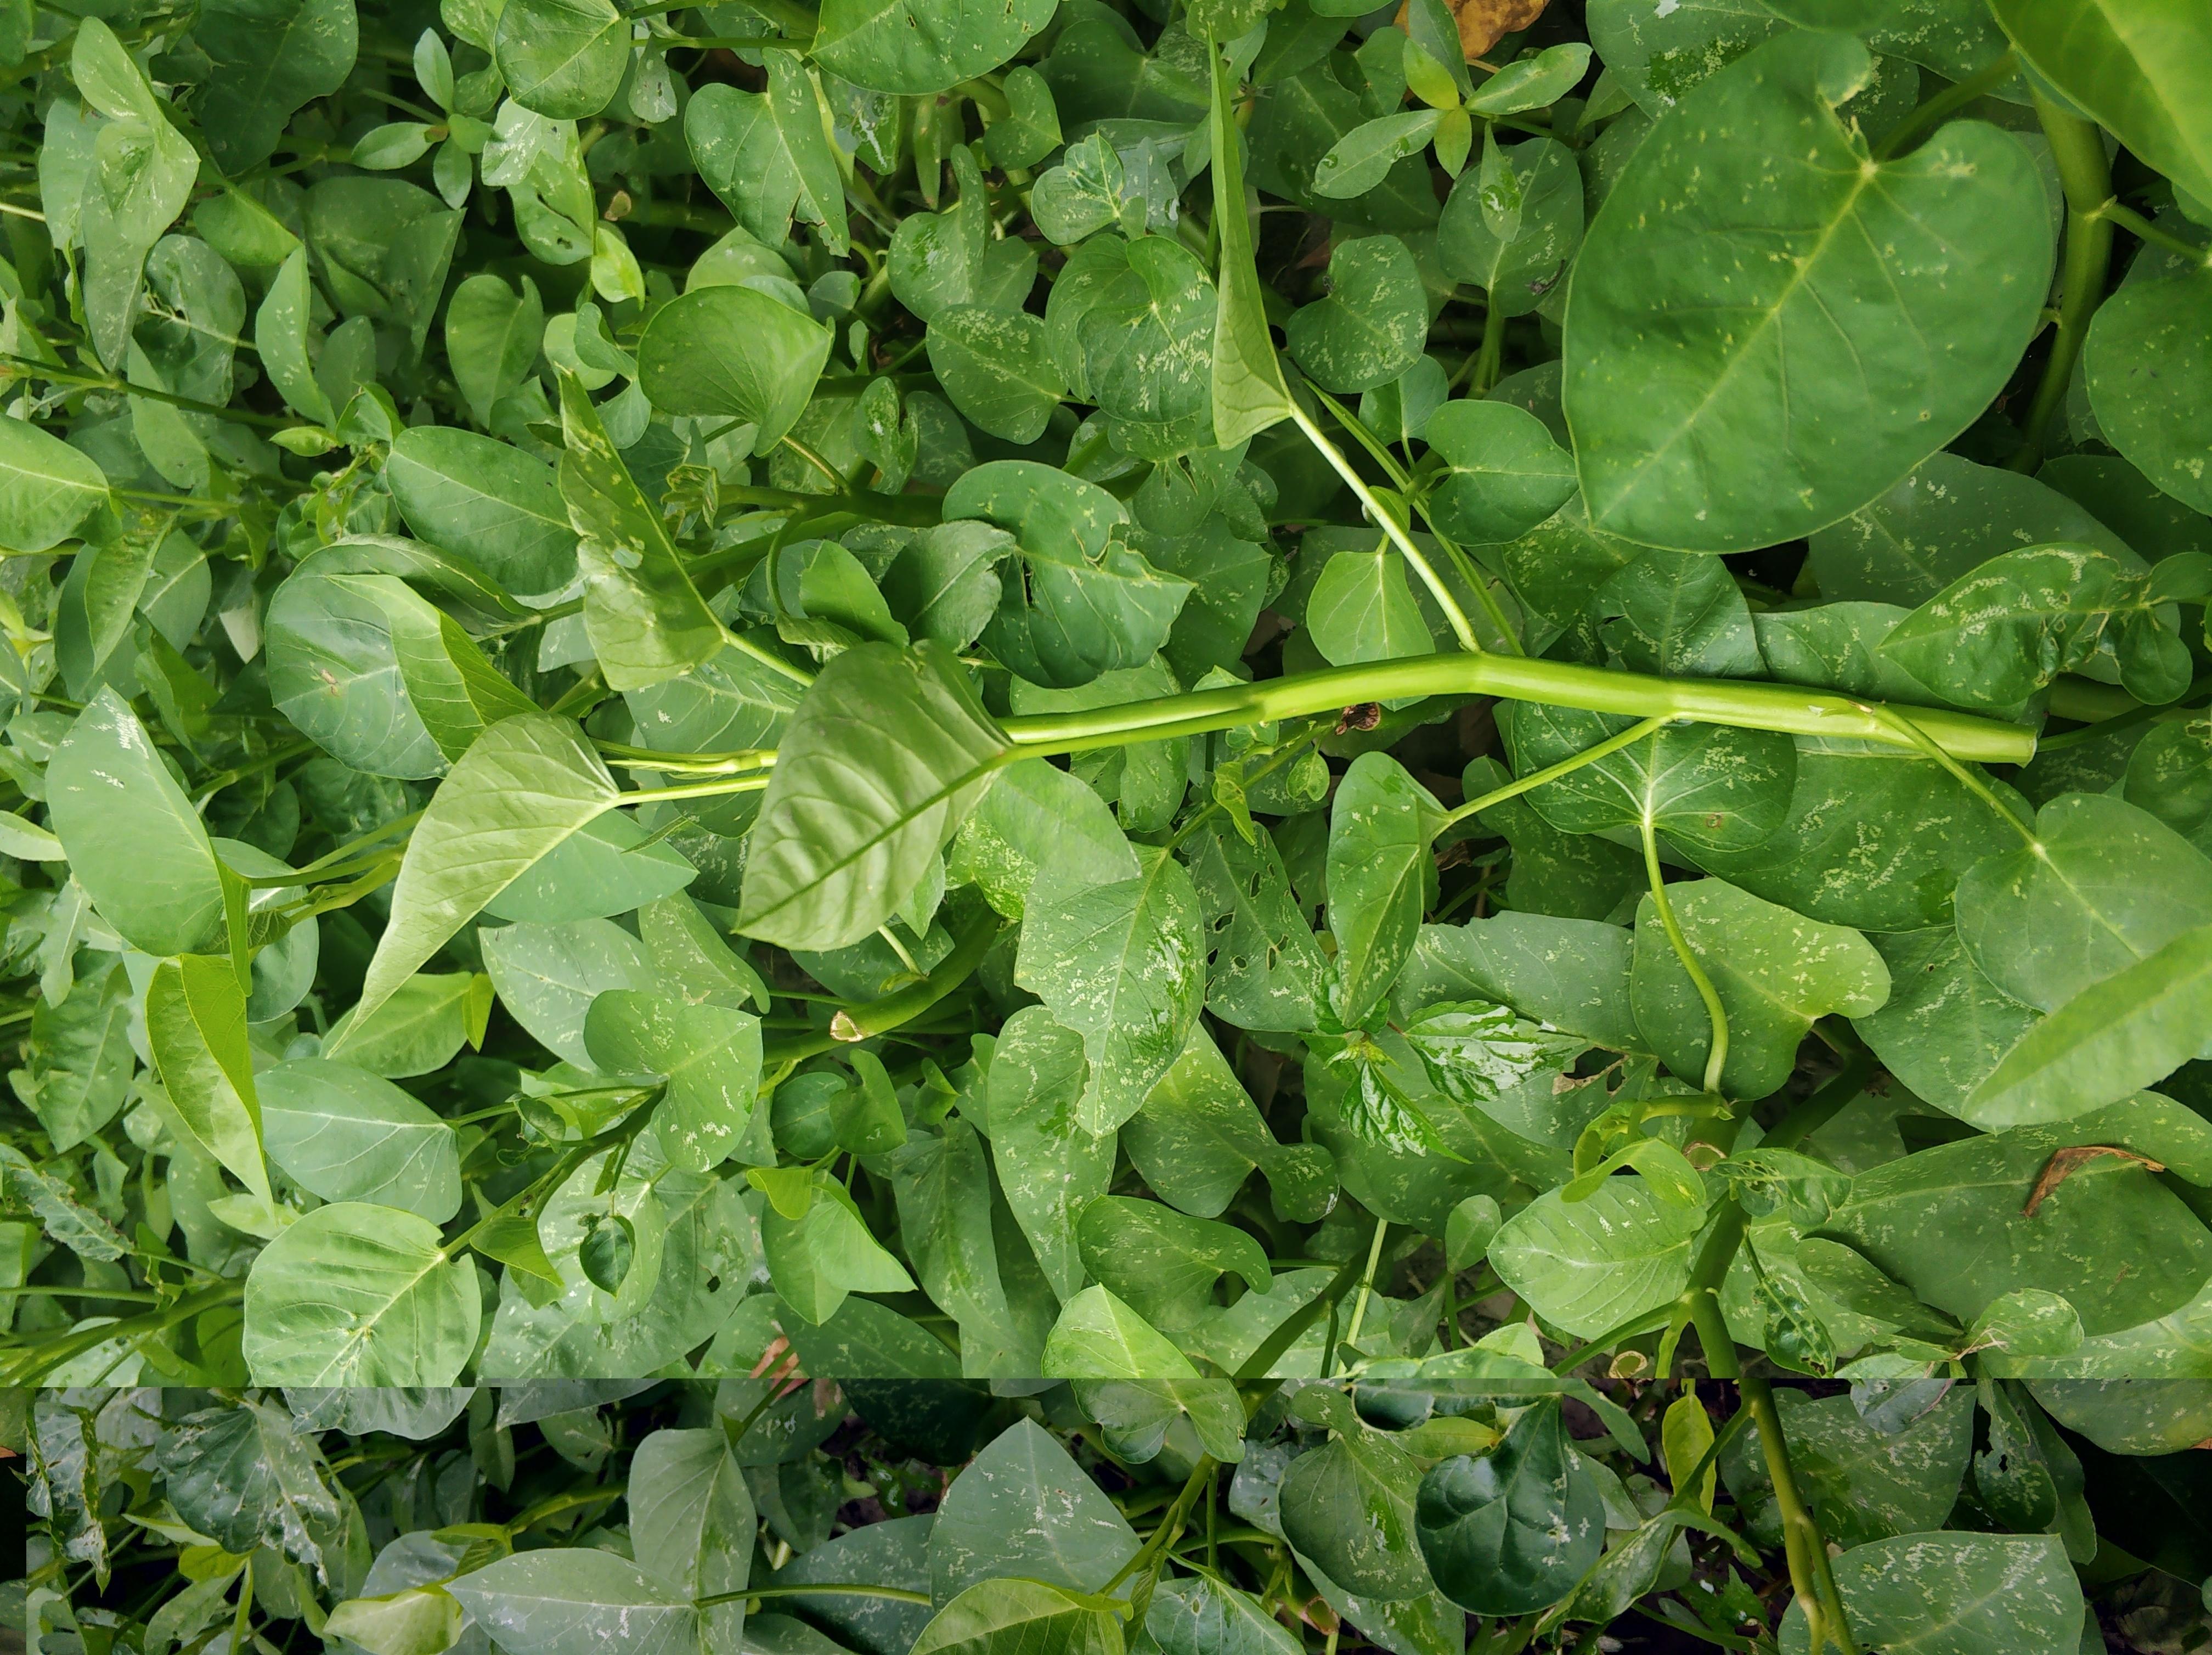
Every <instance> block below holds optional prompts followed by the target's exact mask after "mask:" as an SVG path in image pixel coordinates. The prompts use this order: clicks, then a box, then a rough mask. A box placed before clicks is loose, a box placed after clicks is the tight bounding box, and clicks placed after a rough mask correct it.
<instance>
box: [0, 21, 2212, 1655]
mask: <svg viewBox="0 0 2212 1655" xmlns="http://www.w3.org/2000/svg"><path fill="white" fill-rule="evenodd" d="M1490 15H1491V14H1490V12H1489V11H1488V10H1487V9H1485V8H1484V7H1481V6H1473V7H1470V8H1468V9H1462V11H1460V12H1459V13H1458V14H1456V15H1454V14H1453V13H1451V12H1450V11H1449V9H1446V8H1445V7H1444V6H1443V5H1442V4H1441V3H1438V0H1420V3H1410V0H1409V3H1408V5H1407V8H1406V9H1405V12H1404V15H1403V16H1402V17H1400V16H1398V15H1395V14H1393V13H1390V12H1389V10H1388V9H1383V10H1375V11H1370V12H1368V13H1365V14H1364V15H1362V14H1348V13H1346V12H1345V11H1344V9H1343V8H1342V7H1340V6H1339V5H1337V4H1336V3H1335V0H1324V3H1320V4H1316V0H1286V3H1285V4H1283V5H1281V6H1277V7H1272V8H1271V7H1268V6H1266V5H1264V4H1261V3H1243V0H1237V3H1229V0H1197V3H1194V4H1190V5H1186V6H1184V7H1182V8H1180V9H1177V8H1174V7H1154V8H1153V9H1150V10H1148V9H1146V6H1145V5H1141V4H1131V5H1130V6H1128V7H1127V9H1123V10H1116V9H1113V8H1111V7H1109V6H1105V5H1102V4H1099V3H1097V0H1066V3H1064V4H1061V5H1059V6H1057V7H1054V6H1053V5H1051V4H1049V3H1039V0H1015V3H1012V4H1009V5H1006V6H1002V7H1000V8H997V9H991V8H967V7H963V6H960V5H957V4H953V3H950V0H898V3H896V4H894V5H892V6H890V8H889V9H868V8H862V7H860V6H858V5H855V4H850V3H847V0H825V3H824V4H823V6H822V8H821V9H819V10H818V11H817V10H812V9H807V8H805V7H804V6H801V5H799V4H796V3H787V0H749V3H734V0H733V3H731V4H726V5H720V6H708V7H674V8H650V7H648V8H641V9H633V10H629V11H620V10H617V9H616V8H615V6H614V5H613V4H612V0H507V4H506V5H505V7H504V8H500V7H496V6H492V5H486V4H479V3H475V0H449V3H447V4H445V5H443V6H441V8H439V9H437V10H436V11H435V14H434V13H433V12H432V10H431V9H429V8H428V7H424V6H415V7H404V6H389V7H381V8H372V9H368V10H366V11H356V9H355V7H354V6H353V5H352V4H351V3H350V0H257V3H256V4H254V5H252V6H245V5H240V4H236V3H227V0H226V3H216V0H210V3H208V4H206V5H203V6H200V7H198V8H196V9H185V10H175V11H171V10H167V9H159V8H157V7H149V6H140V5H136V4H133V5H126V6H123V7H119V8H117V9H112V10H109V11H106V12H104V13H103V15H100V16H96V17H95V16H86V17H84V18H82V20H80V19H78V18H77V17H76V15H73V14H68V13H64V12H63V11H59V10H53V9H48V10H43V11H41V10H36V9H33V10H32V11H28V12H22V13H20V14H19V13H17V12H9V14H8V18H9V20H10V21H6V22H5V23H4V24H0V58H5V59H7V60H8V61H9V64H12V67H9V69H8V70H7V73H8V74H9V76H12V78H11V79H10V80H9V88H10V89H9V91H8V93H7V98H8V100H9V101H8V103H7V109H8V115H9V122H10V123H11V125H10V131H11V132H13V133H14V134H15V139H14V143H15V149H12V150H11V151H10V152H9V158H8V165H9V167H12V168H13V169H14V170H12V171H11V172H9V173H8V174H7V175H6V178H7V181H6V182H5V183H4V184H0V196H4V199H0V207H4V209H5V211H4V214H0V216H4V218H5V222H6V224H7V226H8V231H9V238H10V239H9V253H10V255H11V257H10V259H9V263H8V265H7V266H6V270H5V274H4V280H0V286H4V288H5V289H6V293H5V310H4V319H0V328H4V330H5V338H4V340H0V344H5V345H6V347H7V349H6V351H5V360H6V362H7V363H8V365H9V397H10V399H11V400H10V403H9V411H10V413H11V414H12V415H14V416H15V417H10V418H8V419H5V420H0V543H4V544H5V545H6V546H7V548H8V549H9V552H10V554H11V555H10V557H9V559H8V560H7V563H6V565H5V591H6V596H7V603H6V605H5V606H4V609H0V624H5V625H6V627H7V628H8V630H9V638H10V640H11V644H12V647H11V648H9V650H7V651H4V652H0V670H4V674H5V677H6V681H7V682H6V691H5V693H6V694H7V695H8V696H9V697H10V702H11V708H10V711H9V719H8V722H7V726H6V733H5V738H4V741H0V771H4V776H5V783H4V785H5V787H6V788H7V789H8V791H7V794H6V803H7V804H8V806H9V812H8V813H7V815H6V816H5V817H4V818H0V851H4V852H5V853H6V855H7V858H8V860H7V862H6V867H7V870H8V879H9V883H8V886H7V897H6V900H7V908H8V930H7V942H6V948H7V958H8V962H9V964H8V970H9V980H8V986H7V990H6V993H7V1001H6V1009H5V1010H4V1011H0V1017H5V1018H6V1019H9V1023H8V1027H9V1031H10V1033H11V1037H13V1038H14V1039H15V1042H16V1043H17V1054H18V1059H17V1063H16V1065H15V1067H14V1068H11V1070H10V1074H9V1080H10V1088H11V1091H12V1092H13V1096H14V1102H13V1103H12V1104H9V1116H8V1123H9V1132H8V1139H7V1141H6V1142H5V1143H4V1144H0V1169H4V1177H0V1189H4V1198H5V1201H6V1202H7V1213H8V1216H7V1217H6V1218H5V1219H4V1220H0V1238H4V1244H0V1293H4V1299H5V1302H6V1304H7V1305H9V1314H10V1318H11V1319H10V1322H9V1326H8V1328H7V1330H6V1343H5V1346H4V1350H0V1372H4V1374H5V1376H6V1377H8V1378H10V1379H12V1380H13V1381H15V1382H16V1383H36V1382H48V1383H56V1384H102V1383H123V1384H141V1383H143V1384H179V1385H197V1386H206V1385H218V1384H220V1385H226V1386H236V1385H241V1384H249V1383H251V1384H276V1385H303V1386H319V1387H322V1386H331V1385H367V1386H379V1385H388V1384H402V1385H416V1386H423V1385H428V1386H444V1385H450V1384H454V1383H456V1382H474V1381H480V1380H481V1381H492V1380H516V1381H520V1380H533V1381H535V1380H543V1381H546V1382H551V1381H553V1380H578V1381H581V1380H586V1379H605V1378H632V1379H641V1378H645V1377H646V1376H659V1377H681V1376H684V1375H696V1376H698V1377H700V1378H705V1379H715V1378H722V1377H725V1376H742V1375H745V1374H749V1373H750V1372H754V1371H755V1370H756V1368H757V1366H758V1365H759V1364H760V1363H761V1361H762V1360H763V1358H766V1359H769V1360H782V1359H783V1358H784V1357H786V1356H787V1355H788V1356H790V1357H791V1358H792V1359H793V1360H795V1361H797V1362H798V1363H799V1365H800V1366H801V1367H802V1369H803V1371H805V1372H808V1373H811V1374H815V1375H823V1376H832V1377H836V1378H854V1379H858V1378H864V1377H866V1376H870V1375H881V1376H886V1377H904V1378H960V1377H966V1378H982V1377H993V1378H1005V1377H1008V1376H1043V1377H1047V1378H1057V1379H1069V1380H1075V1381H1080V1382H1082V1383H1083V1384H1091V1385H1098V1386H1105V1387H1108V1388H1107V1389H1105V1390H1100V1391H1098V1392H1097V1395H1098V1396H1101V1397H1103V1399H1104V1400H1103V1401H1100V1402H1098V1403H1097V1406H1098V1407H1099V1408H1100V1409H1104V1410H1108V1412H1109V1416H1110V1418H1111V1420H1112V1428H1113V1429H1114V1430H1115V1431H1117V1432H1125V1433H1143V1432H1146V1431H1153V1430H1163V1429H1166V1428H1168V1422H1169V1421H1175V1420H1186V1419H1187V1420H1188V1422H1189V1423H1190V1426H1191V1428H1192V1429H1193V1430H1194V1431H1197V1432H1199V1433H1200V1439H1201V1440H1202V1441H1203V1442H1205V1443H1206V1446H1207V1451H1209V1452H1215V1457H1217V1458H1224V1459H1225V1458H1226V1457H1227V1456H1226V1452H1225V1450H1226V1447H1227V1445H1228V1442H1229V1440H1230V1438H1229V1435H1228V1434H1227V1433H1229V1430H1230V1427H1231V1424H1232V1423H1234V1422H1235V1421H1232V1420H1231V1415H1232V1413H1233V1412H1235V1410H1234V1409H1232V1408H1231V1401H1232V1400H1233V1398H1234V1396H1236V1392H1235V1390H1234V1385H1235V1384H1236V1383H1237V1381H1239V1380H1257V1379H1261V1378H1268V1377H1291V1376H1295V1377H1300V1378H1305V1377H1333V1376H1336V1375H1341V1374H1348V1373H1358V1374H1361V1375H1381V1374H1383V1373H1386V1372H1387V1373H1389V1374H1392V1375H1396V1376H1399V1377H1401V1378H1403V1377H1405V1376H1407V1375H1409V1374H1410V1375H1413V1376H1416V1377H1419V1378H1421V1382H1422V1383H1426V1382H1427V1381H1428V1379H1430V1378H1434V1379H1436V1380H1437V1382H1438V1383H1441V1382H1442V1381H1443V1379H1445V1378H1454V1377H1455V1376H1457V1377H1465V1376H1468V1375H1473V1374H1477V1373H1487V1372H1492V1370H1493V1368H1494V1367H1496V1366H1498V1365H1499V1364H1504V1366H1506V1367H1507V1368H1510V1370H1511V1372H1514V1373H1516V1374H1518V1375H1519V1376H1520V1377H1521V1378H1522V1379H1524V1380H1526V1381H1528V1383H1530V1384H1537V1383H1539V1382H1540V1381H1541V1379H1542V1375H1543V1374H1544V1373H1545V1372H1559V1373H1572V1372H1578V1371H1587V1372H1595V1373H1598V1374H1601V1375H1602V1374H1607V1373H1610V1374H1613V1375H1616V1376H1620V1377H1624V1378H1627V1377H1635V1376H1639V1375H1652V1374H1656V1375H1660V1376H1665V1375H1667V1374H1669V1373H1671V1372H1674V1369H1675V1368H1676V1366H1677V1365H1678V1363H1679V1362H1680V1360H1683V1359H1684V1357H1685V1354H1686V1352H1688V1351H1690V1350H1692V1349H1695V1350H1696V1351H1697V1352H1698V1353H1699V1356H1698V1359H1697V1360H1700V1361H1701V1362H1702V1363H1703V1364H1704V1366H1705V1372H1709V1373H1711V1374H1712V1375H1715V1376H1717V1377H1720V1378H1734V1377H1735V1375H1736V1374H1737V1372H1738V1370H1739V1369H1740V1368H1741V1369H1743V1370H1744V1371H1745V1372H1746V1375H1747V1377H1746V1378H1745V1383H1746V1384H1747V1385H1748V1386H1750V1387H1751V1393H1752V1394H1753V1395H1754V1396H1758V1395H1763V1394H1764V1386H1765V1384H1766V1380H1765V1378H1763V1377H1762V1376H1764V1375H1768V1374H1771V1373H1777V1372H1780V1373H1795V1374H1800V1375H1814V1376H1835V1377H1838V1378H1844V1379H1846V1380H1849V1381H1851V1382H1855V1383H1861V1384H1875V1383H1882V1384H1906V1383H1911V1382H1917V1381H1921V1380H1925V1379H1946V1378H1960V1379H1966V1378H1971V1379H1973V1380H1975V1381H1976V1382H1977V1383H1979V1382H1982V1381H1988V1382H1990V1384H1996V1383H1998V1382H2003V1383H2005V1384H2014V1383H2015V1382H2017V1383H2021V1384H2029V1385H2045V1384H2064V1383H2090V1384H2106V1383H2118V1382H2120V1381H2136V1382H2142V1383H2146V1384H2148V1383H2149V1382H2153V1381H2155V1382H2157V1383H2158V1384H2160V1386H2163V1387H2164V1388H2163V1389H2159V1390H2154V1391H2142V1390H2136V1391H2130V1392H2127V1393H2125V1394H2127V1395H2128V1396H2133V1397H2137V1398H2142V1397H2147V1396H2148V1397H2154V1398H2155V1401H2154V1402H2149V1403H2147V1404H2146V1406H2147V1407H2148V1408H2149V1409H2151V1411H2152V1412H2153V1413H2154V1414H2155V1415H2157V1417H2158V1419H2159V1420H2160V1421H2163V1423H2162V1424H2161V1425H2160V1427H2159V1430H2160V1433H2164V1434H2161V1436H2160V1442H2161V1445H2164V1446H2168V1447H2172V1446H2176V1445H2180V1444H2181V1443H2183V1442H2185V1441H2196V1440H2198V1439H2203V1438H2207V1437H2212V1428H2200V1427H2203V1420H2204V1416H2205V1415H2206V1414H2207V1412H2208V1410H2212V1355H2208V1352H2212V1287H2209V1286H2208V1284H2209V1283H2212V1229H2208V1225H2207V1220H2208V1217H2212V1193H2208V1191H2212V1121H2208V1119H2207V1111H2208V1110H2212V1085H2208V1079H2212V1068H2208V1066H2207V1061H2206V1060H2207V1057H2208V1056H2212V1046H2208V1031H2212V858H2208V852H2212V715H2208V714H2207V711H2206V700H2207V696H2206V686H2205V683H2204V678H2203V673H2204V668H2205V664H2206V662H2207V660H2212V656H2208V654H2207V650H2206V647H2205V642H2204V602H2205V599H2206V598H2207V596H2208V594H2212V521H2208V519H2207V517H2206V516H2205V514H2204V513H2205V510H2206V508H2212V484H2209V483H2208V481H2207V478H2206V477H2205V475H2204V465H2205V461H2206V457H2207V454H2208V453H2212V364H2208V363H2207V362H2206V360H2205V357H2204V355H2203V353H2204V350H2205V344H2204V342H2205V340H2206V339H2207V338H2212V330H2208V329H2207V327H2206V326H2205V323H2206V321H2207V319H2208V317H2212V275H2208V273H2207V254H2206V252H2205V246H2206V243H2207V242H2208V240H2212V233H2208V230H2207V228H2206V225H2207V223H2208V222H2212V206H2208V203H2212V131H2208V128H2207V126H2206V125H2205V119H2206V118H2205V113H2204V112H2205V111H2206V110H2207V109H2212V97H2207V96H2205V95H2203V94H2205V93H2206V91H2207V89H2208V88H2212V26H2208V24H2207V21H2206V20H2205V18H2204V17H2203V15H2202V13H2201V10H2200V9H2193V8H2191V7H2187V6H2184V5H2182V4H2181V3H2179V0H2142V3H2139V4H2136V5H2135V6H2132V7H2130V8H2128V9H2126V12H2125V15H2117V14H2115V15H2108V13H2107V12H2106V11H2105V10H2099V11H2095V12H2093V13H2081V12H2079V11H2078V10H2077V9H2075V8H2073V7H2070V6H2060V5H2057V4H2043V3H2035V0H1998V3H1996V5H1995V6H1994V7H1993V8H1992V9H1989V10H1986V11H1985V10H1984V9H1983V8H1982V7H1981V6H1980V5H1979V4H1978V3H1968V0H1893V3H1887V4H1876V3H1873V0H1867V3H1863V4H1859V3H1850V0H1820V3H1814V0H1773V3H1771V4H1761V3H1753V0H1742V3H1733V4H1729V5H1725V6H1721V5H1711V4H1680V5H1677V4H1674V3H1662V4H1660V5H1656V6H1652V5H1646V4H1644V3H1642V0H1590V3H1589V4H1588V5H1587V6H1583V7H1577V6H1576V5H1573V4H1571V3H1564V0H1563V3H1560V4H1558V5H1555V6H1554V7H1553V8H1552V9H1550V10H1549V11H1547V12H1545V13H1543V14H1542V15H1541V16H1540V17H1536V18H1528V17H1526V16H1522V17H1520V18H1518V19H1517V20H1515V21H1514V27H1516V29H1517V30H1518V31H1519V32H1517V33H1511V34H1503V33H1499V32H1498V31H1497V30H1493V29H1492V28H1491V27H1488V26H1487V25H1486V22H1485V19H1486V17H1489V16H1490ZM1486 54H1487V55H1486ZM1531 1329H1533V1333H1532V1332H1531ZM1532 1341H1533V1342H1532ZM1393 1382H1394V1383H1395V1379H1394V1381H1393ZM1409 1382H1410V1381H1409ZM1378 1383H1379V1380H1378ZM1993 1394H1996V1393H1993ZM2002 1394H2006V1395H2010V1394H2012V1393H2010V1392H2005V1393H2002ZM1753 1411H1754V1412H1756V1411H1758V1410H1753ZM1776 1429H1777V1430H1778V1429H1779V1427H1776ZM1206 1432H1212V1433H1214V1435H1213V1436H1212V1437H1211V1438H1208V1437H1206V1435H1205V1433H1206ZM2191 1432H2193V1433H2194V1434H2193V1435H2185V1434H2184V1433H2191ZM2169 1438H2170V1439H2171V1440H2169ZM1217 1450H1218V1451H1217ZM1484 1475H1489V1474H1488V1473H1485V1474H1484ZM1801 1561H1805V1562H1806V1564H1807V1566H1808V1567H1810V1566H1811V1564H1812V1563H1813V1562H1814V1561H1816V1560H1815V1557H1814V1554H1813V1553H1811V1552H1807V1553H1805V1554H1804V1555H1803V1557H1802V1560H1801ZM1084 1624H1085V1625H1089V1624H1090V1623H1089V1622H1085V1623H1084ZM1084 1635H1085V1636H1089V1635H1091V1634H1084ZM1098 1635H1100V1636H1103V1634H1098Z"/></svg>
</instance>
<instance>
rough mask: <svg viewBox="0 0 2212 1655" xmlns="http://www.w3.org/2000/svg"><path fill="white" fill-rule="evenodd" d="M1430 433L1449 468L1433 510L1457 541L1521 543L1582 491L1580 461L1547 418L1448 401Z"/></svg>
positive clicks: (1501, 406)
mask: <svg viewBox="0 0 2212 1655" xmlns="http://www.w3.org/2000/svg"><path fill="white" fill-rule="evenodd" d="M1423 435H1424V437H1425V440H1426V441H1427V442H1428V445H1429V447H1430V448H1431V451H1433V452H1434V453H1437V454H1438V455H1440V456H1441V457H1442V458H1443V461H1444V465H1445V469H1444V471H1443V473H1442V474H1441V477H1440V478H1439V480H1438V481H1437V483H1436V484H1434V485H1433V491H1432V492H1431V495H1430V496H1429V503H1428V511H1429V513H1430V514H1431V516H1432V517H1433V519H1434V520H1435V522H1436V525H1437V528H1438V529H1440V530H1441V531H1442V532H1444V533H1446V534H1449V535H1450V536H1451V537H1452V538H1454V539H1455V540H1462V541H1468V542H1471V543H1473V544H1475V545H1486V544H1489V543H1492V542H1496V541H1504V540H1517V539H1519V538H1521V537H1522V535H1524V534H1526V533H1528V531H1529V530H1531V529H1533V528H1534V527H1535V526H1537V525H1538V524H1539V523H1541V522H1543V521H1544V520H1546V519H1547V518H1548V517H1550V516H1551V515H1552V514H1553V513H1554V512H1556V511H1558V510H1559V508H1560V507H1562V506H1564V505H1565V504H1566V503H1567V501H1568V500H1569V499H1570V498H1571V496H1573V494H1574V492H1575V462H1574V457H1573V456H1572V455H1571V454H1570V453H1567V451H1566V450H1565V449H1564V448H1562V447H1559V444H1558V443H1556V442H1554V441H1552V434H1551V433H1550V432H1549V431H1547V430H1546V429H1544V423H1543V422H1542V421H1541V420H1540V419H1538V418H1537V417H1535V416H1534V414H1532V413H1530V412H1528V410H1526V409H1524V408H1516V407H1515V406H1514V405H1512V404H1510V403H1505V402H1478V401H1470V400H1468V399H1460V400H1458V401H1455V402H1448V403H1446V404H1444V405H1443V407H1441V408H1439V409H1437V411H1436V412H1434V413H1433V414H1431V415H1430V416H1429V423H1428V425H1427V427H1426V428H1425V430H1424V432H1423Z"/></svg>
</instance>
